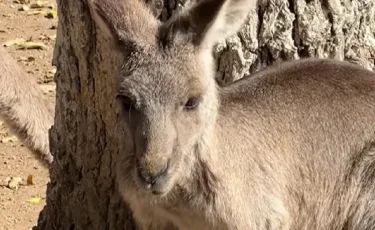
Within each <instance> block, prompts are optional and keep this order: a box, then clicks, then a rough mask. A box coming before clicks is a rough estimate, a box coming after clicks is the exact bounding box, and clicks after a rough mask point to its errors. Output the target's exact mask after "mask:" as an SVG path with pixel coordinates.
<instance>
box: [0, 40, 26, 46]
mask: <svg viewBox="0 0 375 230" xmlns="http://www.w3.org/2000/svg"><path fill="white" fill-rule="evenodd" d="M25 41H26V40H25V39H23V38H17V39H14V40H10V41H7V42H5V43H4V46H5V47H9V46H14V45H18V44H20V43H23V42H25Z"/></svg>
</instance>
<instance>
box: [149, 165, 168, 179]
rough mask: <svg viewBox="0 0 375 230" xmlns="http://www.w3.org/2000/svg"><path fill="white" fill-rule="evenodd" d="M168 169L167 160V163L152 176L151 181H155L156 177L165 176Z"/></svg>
mask: <svg viewBox="0 0 375 230" xmlns="http://www.w3.org/2000/svg"><path fill="white" fill-rule="evenodd" d="M168 169H169V161H168V163H167V165H166V166H165V167H164V168H163V169H162V170H160V171H159V172H158V173H157V174H156V175H155V176H154V178H153V180H152V182H151V183H152V184H155V182H156V181H157V180H158V179H160V178H161V177H163V176H165V175H166V174H167V172H168Z"/></svg>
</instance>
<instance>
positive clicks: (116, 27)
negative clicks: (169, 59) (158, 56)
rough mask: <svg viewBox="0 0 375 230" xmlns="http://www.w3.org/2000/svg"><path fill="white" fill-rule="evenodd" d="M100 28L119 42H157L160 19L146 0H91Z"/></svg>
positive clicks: (151, 43)
mask: <svg viewBox="0 0 375 230" xmlns="http://www.w3.org/2000/svg"><path fill="white" fill-rule="evenodd" d="M88 6H89V9H90V12H91V15H92V18H93V19H94V21H95V23H96V24H97V25H98V27H99V29H100V30H101V32H102V33H104V35H105V36H106V37H107V38H110V40H111V41H112V42H115V43H117V44H121V43H122V44H129V43H131V44H133V45H134V46H148V45H155V43H156V36H157V30H158V21H157V19H156V18H155V17H154V16H153V15H152V13H151V12H150V10H149V8H148V7H147V6H146V5H145V3H144V2H143V0H88Z"/></svg>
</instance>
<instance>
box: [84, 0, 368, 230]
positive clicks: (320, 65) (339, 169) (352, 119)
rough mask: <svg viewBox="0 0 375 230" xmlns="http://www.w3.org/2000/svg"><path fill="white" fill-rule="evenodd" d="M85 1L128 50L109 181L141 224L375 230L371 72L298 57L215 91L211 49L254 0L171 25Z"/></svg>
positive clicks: (229, 2)
mask: <svg viewBox="0 0 375 230" xmlns="http://www.w3.org/2000/svg"><path fill="white" fill-rule="evenodd" d="M88 5H89V9H90V12H91V14H92V16H93V19H94V21H95V23H96V25H97V26H98V31H100V33H101V34H102V35H103V36H104V38H105V39H108V40H107V41H110V44H111V45H113V46H111V47H112V48H113V47H114V48H113V49H114V51H118V52H120V53H121V52H122V53H123V56H122V57H123V61H124V63H125V64H124V65H123V66H122V67H121V71H120V72H119V85H118V95H117V97H116V101H117V102H118V105H119V106H120V107H119V108H121V113H120V114H119V127H120V128H119V132H120V131H121V132H125V134H128V138H129V142H130V143H131V146H130V147H131V150H132V151H130V153H128V152H127V151H124V152H123V153H122V154H119V159H118V161H117V163H116V178H117V185H118V188H119V191H120V193H121V195H122V196H123V199H124V201H125V202H126V203H127V204H128V205H129V207H130V208H131V210H132V215H133V218H134V220H135V221H136V223H137V225H139V228H140V229H151V230H167V229H181V230H191V229H197V230H229V229H230V230H234V229H236V230H249V229H253V230H266V229H267V230H276V229H284V230H286V229H288V230H311V229H315V230H327V229H334V230H338V229H353V230H354V229H362V230H363V229H368V230H369V229H375V74H374V73H373V72H371V71H369V70H366V69H364V68H362V67H360V66H358V65H355V64H351V63H349V62H345V61H337V60H330V59H315V58H306V59H302V60H294V61H287V62H284V63H280V64H274V65H272V66H271V67H269V68H266V69H265V70H262V71H258V72H256V73H255V74H252V75H251V76H247V77H245V78H243V79H241V80H239V81H236V82H234V83H232V84H230V85H227V86H225V87H222V88H219V87H218V86H217V84H216V82H215V80H214V75H215V65H214V60H213V57H212V54H211V53H212V49H213V46H214V45H215V43H217V42H218V41H219V40H220V39H225V38H227V37H229V36H231V35H233V34H234V33H236V32H237V31H238V30H239V29H240V28H241V27H242V25H243V23H244V21H245V20H246V18H247V15H248V13H249V11H250V10H251V9H256V7H257V3H256V1H255V0H202V1H199V2H198V3H197V4H194V5H191V6H190V7H188V8H186V9H184V10H182V11H180V12H178V13H177V14H175V15H174V16H172V17H171V18H170V19H169V20H168V21H166V22H158V20H157V19H155V18H154V17H153V15H152V14H151V13H150V10H149V9H148V8H147V6H146V5H145V4H144V3H143V1H139V0H132V1H129V0H101V1H95V0H90V1H89V2H88ZM124 47H125V48H126V49H124Z"/></svg>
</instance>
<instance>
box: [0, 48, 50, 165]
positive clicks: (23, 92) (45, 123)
mask: <svg viewBox="0 0 375 230" xmlns="http://www.w3.org/2000/svg"><path fill="white" fill-rule="evenodd" d="M0 115H1V117H2V118H3V119H4V120H5V122H6V124H7V125H9V127H10V128H11V129H12V131H13V132H14V133H15V134H16V135H17V136H18V137H19V138H20V140H21V141H23V142H24V143H25V144H26V145H27V146H28V147H29V148H30V149H31V150H32V151H33V152H34V153H35V154H38V155H39V156H41V158H40V159H41V160H42V161H43V162H45V163H47V164H48V165H49V164H50V163H51V162H52V161H53V157H52V155H51V153H50V148H49V137H48V130H49V129H50V127H51V126H52V125H53V121H54V104H53V103H49V102H48V101H47V99H46V98H44V95H43V93H42V91H41V89H40V88H39V86H38V85H37V83H36V82H35V81H33V80H32V79H31V77H30V76H28V74H26V73H25V71H24V70H23V69H22V68H21V67H19V66H18V65H17V63H16V61H15V60H14V59H12V57H11V55H10V54H8V53H7V52H6V50H5V49H4V48H3V47H2V46H0Z"/></svg>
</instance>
